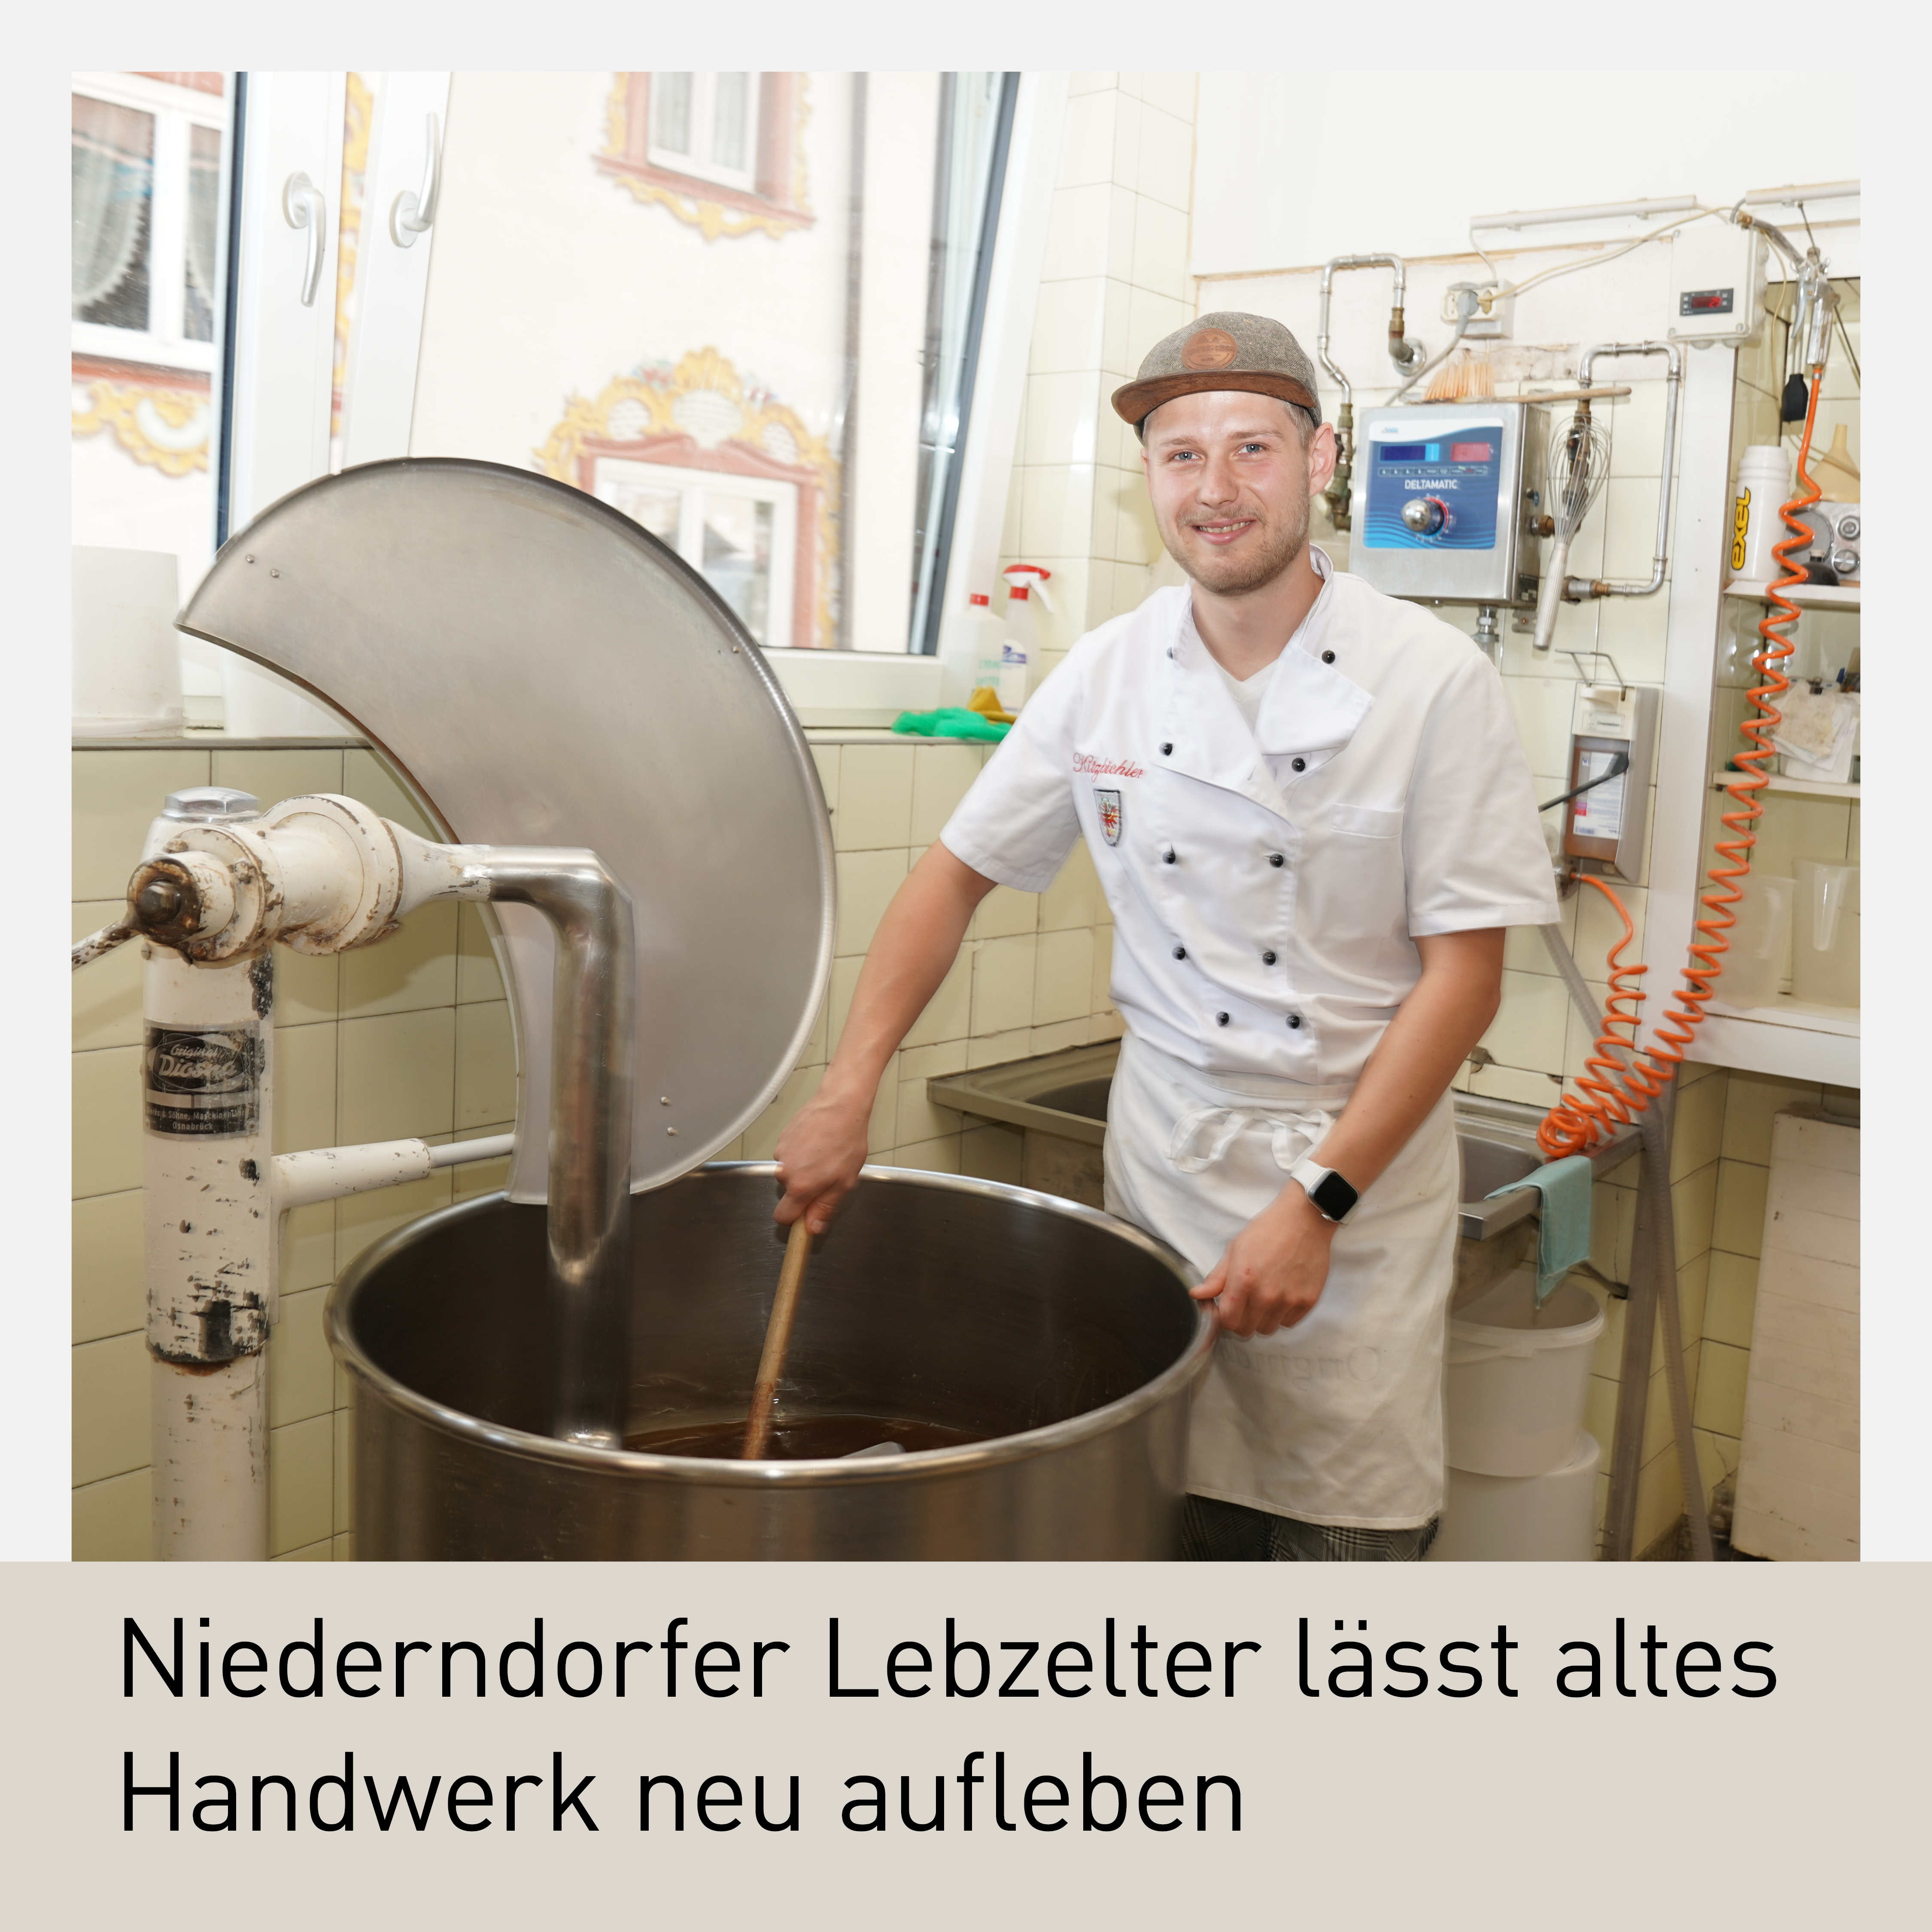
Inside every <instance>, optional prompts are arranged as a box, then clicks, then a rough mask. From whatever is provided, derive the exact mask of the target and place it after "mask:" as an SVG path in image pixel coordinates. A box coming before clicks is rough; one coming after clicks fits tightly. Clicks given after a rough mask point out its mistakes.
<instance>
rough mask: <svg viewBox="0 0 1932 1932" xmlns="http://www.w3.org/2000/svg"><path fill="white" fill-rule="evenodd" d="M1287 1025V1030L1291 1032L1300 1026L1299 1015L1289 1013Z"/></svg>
mask: <svg viewBox="0 0 1932 1932" xmlns="http://www.w3.org/2000/svg"><path fill="white" fill-rule="evenodd" d="M1288 1024H1289V1030H1290V1031H1293V1029H1294V1028H1296V1027H1298V1026H1299V1025H1301V1015H1300V1014H1299V1013H1290V1014H1289V1016H1288Z"/></svg>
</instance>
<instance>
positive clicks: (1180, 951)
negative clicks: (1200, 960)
mask: <svg viewBox="0 0 1932 1932" xmlns="http://www.w3.org/2000/svg"><path fill="white" fill-rule="evenodd" d="M1174 956H1175V959H1186V958H1187V947H1184V946H1177V947H1175V949H1174Z"/></svg>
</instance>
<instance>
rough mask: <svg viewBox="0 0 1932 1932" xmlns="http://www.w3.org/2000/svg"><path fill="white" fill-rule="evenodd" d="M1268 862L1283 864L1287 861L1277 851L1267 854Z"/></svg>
mask: <svg viewBox="0 0 1932 1932" xmlns="http://www.w3.org/2000/svg"><path fill="white" fill-rule="evenodd" d="M1268 863H1269V864H1270V865H1286V864H1287V863H1288V861H1287V860H1286V859H1284V858H1283V856H1281V854H1280V853H1279V852H1271V853H1269V854H1268Z"/></svg>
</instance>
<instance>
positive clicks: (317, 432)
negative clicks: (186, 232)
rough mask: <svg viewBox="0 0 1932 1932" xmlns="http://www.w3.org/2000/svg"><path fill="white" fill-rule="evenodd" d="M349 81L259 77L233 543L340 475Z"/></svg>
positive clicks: (245, 208) (249, 108)
mask: <svg viewBox="0 0 1932 1932" xmlns="http://www.w3.org/2000/svg"><path fill="white" fill-rule="evenodd" d="M346 81H347V76H346V75H344V74H260V73H256V74H249V75H248V87H247V93H246V97H245V109H244V113H243V118H242V137H241V142H240V155H239V159H240V181H239V190H240V193H241V198H242V199H241V213H240V217H239V223H238V227H237V235H236V239H237V242H238V248H237V253H236V264H235V343H234V351H235V354H234V392H233V393H234V401H233V414H232V426H231V428H230V431H229V435H230V443H229V463H228V519H227V526H228V531H229V533H230V534H232V533H233V532H235V531H237V530H239V529H242V528H243V527H244V526H245V525H246V524H247V523H248V522H249V521H250V520H251V518H253V517H255V516H256V515H257V514H259V513H260V511H263V510H264V509H266V508H267V507H268V506H269V504H271V503H272V502H275V499H277V498H278V496H286V495H287V493H289V491H290V490H293V489H294V488H295V487H296V486H297V485H298V484H302V483H306V482H307V481H308V480H309V479H310V478H311V477H314V476H320V475H322V474H323V472H325V471H326V470H327V469H328V467H329V400H330V389H331V383H332V365H333V361H334V353H335V269H336V241H337V234H338V224H339V222H340V220H341V212H342V211H341V205H340V202H341V193H342V131H343V108H344V92H345V83H346ZM304 183H306V184H307V185H306V188H305V187H304V185H303V184H304ZM291 208H293V210H294V211H296V213H297V214H305V216H306V220H307V223H308V225H307V226H302V227H297V226H293V225H292V224H291V223H290V219H289V213H290V209H291ZM305 297H306V299H305Z"/></svg>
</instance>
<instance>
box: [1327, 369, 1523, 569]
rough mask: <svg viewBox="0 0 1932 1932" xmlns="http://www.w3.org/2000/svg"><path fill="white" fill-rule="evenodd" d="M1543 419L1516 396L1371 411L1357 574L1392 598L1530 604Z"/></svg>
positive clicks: (1365, 426) (1364, 436)
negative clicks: (1516, 398) (1534, 523)
mask: <svg viewBox="0 0 1932 1932" xmlns="http://www.w3.org/2000/svg"><path fill="white" fill-rule="evenodd" d="M1546 425H1547V414H1546V412H1545V411H1544V410H1541V409H1540V408H1538V407H1537V406H1536V405H1535V404H1532V403H1524V402H1515V401H1484V402H1480V403H1421V404H1397V405H1393V406H1390V407H1384V408H1381V409H1369V410H1363V411H1362V413H1361V428H1360V429H1359V431H1358V432H1357V435H1358V441H1357V446H1356V452H1355V489H1354V492H1353V499H1352V511H1353V515H1354V523H1355V541H1354V543H1353V544H1352V545H1351V547H1350V549H1349V568H1350V570H1351V571H1353V572H1354V574H1355V575H1357V576H1358V577H1361V578H1362V579H1363V580H1364V581H1365V582H1367V583H1370V584H1373V586H1375V588H1376V589H1378V590H1381V591H1385V592H1387V593H1388V595H1390V596H1391V597H1409V598H1416V599H1418V600H1421V601H1429V602H1434V603H1439V604H1499V605H1515V606H1518V607H1522V606H1526V605H1529V604H1534V603H1535V601H1536V590H1537V578H1538V550H1537V545H1536V541H1535V533H1534V530H1533V527H1532V519H1533V518H1534V517H1536V516H1537V515H1538V514H1539V513H1540V511H1541V507H1542V505H1541V482H1542V469H1543V458H1544V449H1545V446H1546V443H1547V434H1548V432H1547V427H1546Z"/></svg>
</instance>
